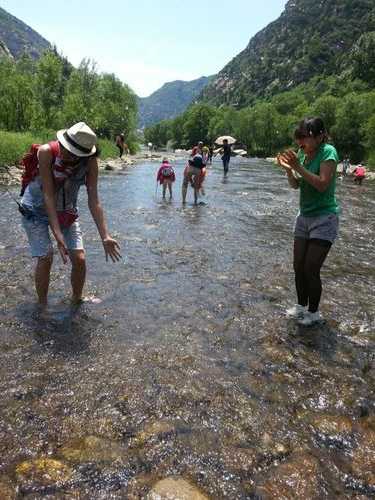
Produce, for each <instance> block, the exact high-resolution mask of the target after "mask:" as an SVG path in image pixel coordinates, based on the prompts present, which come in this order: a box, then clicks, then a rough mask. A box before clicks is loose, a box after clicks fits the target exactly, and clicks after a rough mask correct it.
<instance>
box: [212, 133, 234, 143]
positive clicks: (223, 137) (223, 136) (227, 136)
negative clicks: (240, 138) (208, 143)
mask: <svg viewBox="0 0 375 500" xmlns="http://www.w3.org/2000/svg"><path fill="white" fill-rule="evenodd" d="M225 139H226V140H227V141H228V144H234V143H235V142H237V139H235V138H234V137H232V136H231V135H221V136H220V137H218V138H217V139H216V141H215V144H219V145H222V144H223V142H224V140H225Z"/></svg>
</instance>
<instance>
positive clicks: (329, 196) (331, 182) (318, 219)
mask: <svg viewBox="0 0 375 500" xmlns="http://www.w3.org/2000/svg"><path fill="white" fill-rule="evenodd" d="M294 136H295V139H296V142H297V144H298V147H299V151H298V153H297V154H296V153H295V152H294V151H292V150H288V151H285V152H284V153H281V154H279V155H278V156H277V161H278V164H279V165H280V166H281V167H283V168H284V169H285V171H286V173H287V178H288V182H289V184H290V186H291V187H292V188H294V189H300V212H299V215H298V216H297V219H296V224H295V229H294V262H293V264H294V272H295V284H296V289H297V298H298V303H297V304H296V305H295V306H294V307H292V308H291V309H288V310H287V312H286V314H287V316H288V317H290V318H295V319H298V320H299V323H300V324H302V325H305V326H310V325H312V324H314V323H317V322H319V321H321V316H320V313H319V303H320V298H321V293H322V284H321V279H320V270H321V268H322V266H323V263H324V261H325V259H326V257H327V255H328V252H329V251H330V249H331V246H332V244H333V242H334V241H335V239H336V237H337V232H338V224H339V220H338V212H339V208H338V205H337V202H336V196H335V191H336V169H337V163H338V154H337V151H336V149H335V148H334V147H333V146H332V145H331V144H328V143H327V140H328V134H327V131H326V129H325V126H324V123H323V121H322V120H321V119H320V118H307V119H305V120H303V121H302V122H301V123H300V124H299V126H298V128H297V130H296V131H295V134H294Z"/></svg>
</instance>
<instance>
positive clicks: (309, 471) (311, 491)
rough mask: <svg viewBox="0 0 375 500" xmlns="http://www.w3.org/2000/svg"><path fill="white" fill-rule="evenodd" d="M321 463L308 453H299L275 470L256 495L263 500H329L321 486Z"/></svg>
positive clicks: (259, 487) (260, 486)
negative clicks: (326, 499)
mask: <svg viewBox="0 0 375 500" xmlns="http://www.w3.org/2000/svg"><path fill="white" fill-rule="evenodd" d="M319 473H320V467H319V462H318V460H317V459H316V458H314V457H313V456H311V455H309V454H307V453H298V454H295V455H294V456H292V458H291V459H290V460H288V461H287V462H284V463H282V464H281V465H279V466H278V467H276V468H275V469H273V470H272V471H271V473H270V475H269V476H268V478H267V479H266V480H265V481H264V482H262V483H261V484H260V485H259V486H258V488H257V490H256V494H257V495H259V497H260V498H261V499H262V500H280V499H283V500H296V499H306V500H307V499H309V500H320V499H321V498H327V496H326V493H325V492H324V491H323V488H322V486H321V484H320V480H319V475H320V474H319Z"/></svg>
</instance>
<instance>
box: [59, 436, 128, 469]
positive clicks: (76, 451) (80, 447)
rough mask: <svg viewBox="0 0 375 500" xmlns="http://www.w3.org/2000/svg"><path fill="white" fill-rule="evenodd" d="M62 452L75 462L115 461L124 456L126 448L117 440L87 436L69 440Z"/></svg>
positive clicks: (67, 458)
mask: <svg viewBox="0 0 375 500" xmlns="http://www.w3.org/2000/svg"><path fill="white" fill-rule="evenodd" d="M60 454H61V455H62V456H63V457H64V458H65V459H66V460H68V461H69V462H73V463H83V462H113V461H115V460H122V459H123V458H124V455H125V448H124V447H123V446H122V445H120V444H119V443H117V442H116V441H110V440H106V439H103V438H99V437H96V436H86V437H84V438H82V439H75V440H73V441H70V442H68V443H67V444H66V445H65V446H63V447H62V448H61V449H60Z"/></svg>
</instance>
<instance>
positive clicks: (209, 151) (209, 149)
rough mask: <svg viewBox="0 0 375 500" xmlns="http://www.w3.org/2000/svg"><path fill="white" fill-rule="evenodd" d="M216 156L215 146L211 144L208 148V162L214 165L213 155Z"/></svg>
mask: <svg viewBox="0 0 375 500" xmlns="http://www.w3.org/2000/svg"><path fill="white" fill-rule="evenodd" d="M213 156H214V148H213V147H212V146H210V147H209V148H208V163H209V164H210V165H212V157H213Z"/></svg>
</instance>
